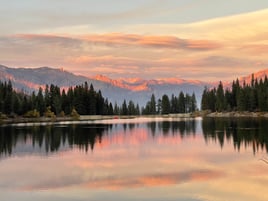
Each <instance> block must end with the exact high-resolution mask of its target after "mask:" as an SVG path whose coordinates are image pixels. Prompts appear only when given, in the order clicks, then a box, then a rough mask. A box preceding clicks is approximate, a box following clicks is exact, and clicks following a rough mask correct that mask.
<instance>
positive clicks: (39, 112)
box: [0, 81, 196, 117]
mask: <svg viewBox="0 0 268 201" xmlns="http://www.w3.org/2000/svg"><path fill="white" fill-rule="evenodd" d="M195 110H196V100H195V95H194V94H193V95H192V96H190V95H188V94H186V95H184V94H183V93H182V92H181V93H180V94H179V96H178V97H176V96H174V95H172V97H171V99H169V97H168V96H167V95H163V97H162V99H159V100H158V102H156V99H155V96H154V94H153V95H152V97H151V100H150V101H148V103H147V105H146V106H145V107H142V108H140V106H139V104H135V103H134V102H133V101H131V100H130V101H128V102H127V101H126V100H124V101H123V103H122V104H121V105H118V104H117V103H114V104H112V103H111V102H110V101H109V100H108V99H107V98H104V97H103V96H102V93H101V91H100V90H99V91H96V90H95V89H94V87H93V85H92V84H90V85H88V83H87V82H85V83H84V84H82V85H78V86H75V87H69V88H68V89H61V88H60V87H58V86H56V85H54V84H51V85H50V86H49V85H46V86H45V88H44V89H43V88H42V87H40V88H39V90H38V91H37V92H32V94H30V95H29V94H26V93H23V92H18V91H16V90H14V89H13V87H12V83H11V81H8V82H1V81H0V114H2V115H8V116H16V115H19V116H25V117H40V116H46V117H55V116H65V115H71V116H73V115H75V116H77V115H78V116H79V115H140V114H141V113H142V114H169V113H185V112H193V111H195Z"/></svg>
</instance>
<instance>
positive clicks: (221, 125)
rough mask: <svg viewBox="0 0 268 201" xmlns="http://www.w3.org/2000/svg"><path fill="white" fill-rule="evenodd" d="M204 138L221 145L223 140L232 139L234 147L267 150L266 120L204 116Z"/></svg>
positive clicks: (254, 150) (267, 122)
mask: <svg viewBox="0 0 268 201" xmlns="http://www.w3.org/2000/svg"><path fill="white" fill-rule="evenodd" d="M202 128H203V133H204V138H205V140H206V141H209V140H210V139H213V140H216V141H218V142H219V143H220V146H221V147H223V146H224V143H225V141H226V140H227V141H232V142H233V145H234V148H235V149H236V150H238V151H239V150H240V147H241V146H243V145H244V146H245V148H247V147H252V149H253V153H256V152H257V151H258V150H259V149H261V150H264V149H265V150H266V152H268V121H267V120H265V119H247V118H241V119H236V118H234V119H232V118H231V119H229V118H228V119H227V118H205V119H203V121H202Z"/></svg>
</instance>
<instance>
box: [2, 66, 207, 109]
mask: <svg viewBox="0 0 268 201" xmlns="http://www.w3.org/2000/svg"><path fill="white" fill-rule="evenodd" d="M0 80H1V81H8V80H11V82H12V84H13V86H14V88H15V89H16V90H22V91H24V92H26V93H31V92H32V91H37V90H38V89H39V87H43V88H44V87H45V85H46V84H48V85H50V84H54V85H57V86H59V87H62V88H68V87H70V86H75V85H80V84H83V83H85V82H87V83H88V84H91V83H92V84H93V86H94V88H95V89H96V90H101V92H102V94H103V96H104V97H107V98H108V99H109V100H110V101H111V102H113V103H115V102H117V103H118V104H121V103H122V102H123V100H124V99H125V100H127V101H129V100H133V101H134V102H135V103H139V104H140V106H144V105H145V104H146V102H147V101H148V100H150V97H151V95H152V94H153V93H154V94H155V96H156V98H161V97H162V95H163V94H167V95H168V96H171V95H172V94H174V95H176V96H178V94H179V92H180V91H183V92H184V93H188V94H192V93H195V95H196V98H197V102H198V105H199V103H200V101H201V96H202V92H203V90H204V87H205V86H208V87H210V86H212V85H211V84H209V83H204V82H201V81H197V80H183V79H177V78H172V79H155V80H143V79H140V78H131V79H124V78H122V79H116V80H115V79H111V78H109V77H105V76H102V75H98V76H95V77H90V78H89V77H85V76H79V75H75V74H73V73H71V72H68V71H65V70H63V69H55V68H50V67H41V68H9V67H6V66H3V65H0Z"/></svg>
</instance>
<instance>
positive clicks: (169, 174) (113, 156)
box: [0, 118, 268, 201]
mask: <svg viewBox="0 0 268 201" xmlns="http://www.w3.org/2000/svg"><path fill="white" fill-rule="evenodd" d="M267 151H268V119H246V118H243V119H240V120H238V119H220V118H218V119H213V118H207V119H201V118H197V119H175V118H174V119H172V118H136V119H123V120H122V119H114V120H99V121H90V122H65V123H55V124H44V125H43V124H42V125H40V124H14V125H6V126H1V127H0V178H1V179H0V195H1V198H0V200H1V201H18V200H20V201H24V200H25V201H26V200H27V201H36V200H38V201H47V200H49V201H88V200H89V201H104V200H111V201H121V200H122V201H127V200H130V201H133V200H139V201H140V200H142V201H160V200H161V201H162V200H165V201H175V200H176V201H178V200H179V201H180V200H181V201H227V200H230V201H233V200H236V201H237V200H241V201H242V200H243V201H252V200H254V201H256V200H258V201H262V200H263V201H266V200H268V194H267V186H268V164H267V163H266V162H265V161H263V160H266V159H268V155H267Z"/></svg>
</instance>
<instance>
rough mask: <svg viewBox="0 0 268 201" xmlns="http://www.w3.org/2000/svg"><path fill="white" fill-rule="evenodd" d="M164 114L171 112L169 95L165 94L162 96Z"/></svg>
mask: <svg viewBox="0 0 268 201" xmlns="http://www.w3.org/2000/svg"><path fill="white" fill-rule="evenodd" d="M161 108H162V114H169V113H170V102H169V98H168V96H167V95H166V94H165V95H163V96H162V106H161Z"/></svg>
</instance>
